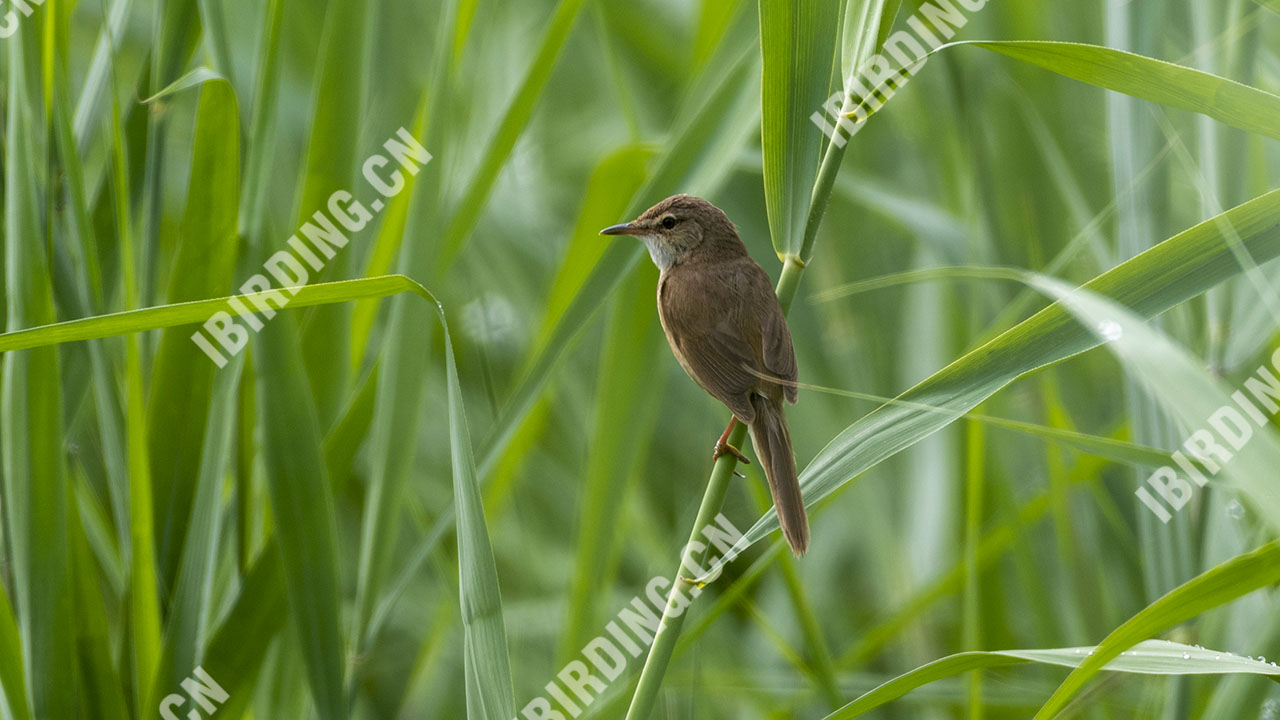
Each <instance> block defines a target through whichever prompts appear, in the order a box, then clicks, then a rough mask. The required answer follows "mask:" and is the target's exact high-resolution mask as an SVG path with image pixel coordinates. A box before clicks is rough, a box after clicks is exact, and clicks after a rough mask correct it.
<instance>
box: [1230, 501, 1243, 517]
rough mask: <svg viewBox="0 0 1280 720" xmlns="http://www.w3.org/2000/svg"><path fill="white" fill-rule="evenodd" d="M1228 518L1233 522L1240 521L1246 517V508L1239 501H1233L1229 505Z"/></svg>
mask: <svg viewBox="0 0 1280 720" xmlns="http://www.w3.org/2000/svg"><path fill="white" fill-rule="evenodd" d="M1227 517H1229V518H1231V519H1232V520H1239V519H1241V518H1243V517H1244V506H1243V505H1241V504H1240V501H1239V500H1232V501H1231V502H1229V503H1227Z"/></svg>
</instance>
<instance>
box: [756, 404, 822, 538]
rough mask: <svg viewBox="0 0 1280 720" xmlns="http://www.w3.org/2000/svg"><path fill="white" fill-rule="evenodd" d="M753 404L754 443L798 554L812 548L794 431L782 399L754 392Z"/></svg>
mask: <svg viewBox="0 0 1280 720" xmlns="http://www.w3.org/2000/svg"><path fill="white" fill-rule="evenodd" d="M751 405H752V406H753V407H754V408H755V411H756V421H755V422H754V423H751V445H752V446H753V447H754V448H755V450H756V457H758V458H760V466H761V467H763V468H764V475H765V477H766V478H768V480H769V492H770V493H771V494H772V495H773V506H774V507H775V508H777V509H778V520H779V522H781V523H782V535H783V536H784V537H786V539H787V543H788V544H790V545H791V551H792V552H794V553H795V554H796V557H799V556H801V555H803V554H804V553H805V551H806V550H808V549H809V517H808V516H807V515H806V514H805V511H804V498H803V497H801V495H800V479H799V478H798V477H797V476H796V458H795V454H794V453H792V451H791V433H790V432H788V431H787V418H786V416H785V415H784V414H783V412H782V399H781V398H779V399H778V401H777V403H776V404H775V403H774V402H772V401H770V400H769V399H768V398H765V397H762V396H760V395H753V396H752V397H751Z"/></svg>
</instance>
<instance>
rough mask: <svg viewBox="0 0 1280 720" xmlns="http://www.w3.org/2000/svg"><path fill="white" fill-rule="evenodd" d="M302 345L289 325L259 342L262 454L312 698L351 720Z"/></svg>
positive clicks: (329, 719)
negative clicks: (346, 697)
mask: <svg viewBox="0 0 1280 720" xmlns="http://www.w3.org/2000/svg"><path fill="white" fill-rule="evenodd" d="M300 342H301V341H300V338H299V337H298V329H297V327H296V326H295V324H294V323H292V322H288V321H285V322H274V323H271V324H269V325H267V326H266V327H264V328H263V329H262V331H261V332H260V333H259V334H258V336H257V344H256V345H255V348H254V353H253V355H254V359H255V361H256V362H257V364H258V375H259V377H260V379H261V380H262V383H261V385H260V387H261V403H262V405H261V413H262V415H261V417H262V425H261V426H262V431H263V448H264V452H263V454H264V460H265V462H266V476H267V489H268V491H269V493H270V496H271V510H272V513H273V516H274V518H275V525H276V537H277V539H278V541H279V545H280V553H281V556H282V558H283V561H284V577H285V584H286V587H287V589H288V597H289V608H290V610H291V615H292V618H293V627H294V630H295V631H296V632H297V637H298V643H299V645H300V647H301V651H302V658H303V661H304V663H305V665H306V669H307V679H308V681H309V684H310V687H311V696H312V698H313V699H314V701H315V706H316V712H317V713H318V714H319V715H320V717H321V718H322V719H323V720H339V718H345V717H346V716H347V712H346V709H347V706H346V700H345V696H344V692H343V689H344V687H345V684H344V680H343V675H344V667H345V664H346V663H345V661H346V655H345V649H344V642H343V639H342V633H341V631H340V630H339V614H340V610H341V607H342V584H341V582H340V580H339V575H338V549H337V538H336V535H337V527H336V524H337V521H336V519H335V517H334V508H333V497H332V493H331V490H330V487H329V482H328V476H327V474H326V472H325V466H324V454H323V452H322V451H321V447H320V423H319V419H318V418H317V417H316V410H315V405H314V404H313V403H312V402H311V398H310V394H309V393H308V388H307V381H306V373H305V370H304V369H303V368H302V367H301V357H302V355H301V352H300Z"/></svg>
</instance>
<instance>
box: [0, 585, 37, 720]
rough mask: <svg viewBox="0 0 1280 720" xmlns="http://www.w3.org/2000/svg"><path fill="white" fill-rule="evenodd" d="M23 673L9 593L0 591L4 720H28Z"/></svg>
mask: <svg viewBox="0 0 1280 720" xmlns="http://www.w3.org/2000/svg"><path fill="white" fill-rule="evenodd" d="M24 675H25V673H24V672H23V663H22V641H21V639H20V638H19V637H18V621H17V619H16V618H15V617H14V615H13V606H12V605H11V604H10V603H9V594H8V593H5V592H0V713H3V715H0V717H4V718H6V720H30V717H31V711H30V709H28V705H27V683H26V680H25V678H24Z"/></svg>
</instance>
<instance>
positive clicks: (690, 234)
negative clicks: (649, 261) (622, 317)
mask: <svg viewBox="0 0 1280 720" xmlns="http://www.w3.org/2000/svg"><path fill="white" fill-rule="evenodd" d="M600 234H601V235H634V236H635V237H638V238H640V239H641V240H643V241H644V244H645V247H646V248H648V250H649V257H651V258H653V264H654V265H657V266H658V268H659V269H660V270H667V269H668V268H670V267H671V266H672V265H678V264H680V263H682V262H684V261H685V260H687V259H688V258H689V256H691V255H693V254H694V253H696V252H698V251H699V250H700V249H702V248H703V247H704V246H705V245H706V244H707V241H708V240H709V239H710V240H714V239H716V238H718V237H721V236H723V237H724V238H726V239H728V238H732V239H734V240H736V239H737V231H735V230H734V228H733V223H732V222H730V221H729V218H728V216H726V215H725V214H724V212H723V211H722V210H720V208H718V207H716V206H715V205H712V204H711V203H709V202H707V201H706V200H703V199H702V198H700V197H694V196H692V195H672V196H671V197H669V198H667V199H666V200H663V201H662V202H660V203H658V204H657V205H654V206H653V207H651V208H649V209H648V210H645V211H644V212H643V213H641V215H640V217H638V218H636V219H635V220H632V221H631V222H628V223H622V224H620V225H611V226H609V227H607V228H605V229H603V230H601V231H600Z"/></svg>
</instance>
